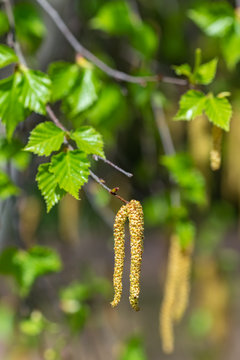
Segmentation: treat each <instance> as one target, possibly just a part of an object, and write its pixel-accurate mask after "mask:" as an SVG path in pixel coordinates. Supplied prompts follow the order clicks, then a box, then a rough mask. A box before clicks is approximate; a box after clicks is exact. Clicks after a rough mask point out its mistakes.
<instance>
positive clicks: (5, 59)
mask: <svg viewBox="0 0 240 360" xmlns="http://www.w3.org/2000/svg"><path fill="white" fill-rule="evenodd" d="M17 61H18V57H17V55H16V54H15V52H14V51H13V49H11V48H10V47H8V46H6V45H2V44H0V68H3V67H4V66H7V65H9V64H12V63H14V62H17Z"/></svg>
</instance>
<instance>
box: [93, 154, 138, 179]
mask: <svg viewBox="0 0 240 360" xmlns="http://www.w3.org/2000/svg"><path fill="white" fill-rule="evenodd" d="M93 159H94V160H95V161H98V159H99V160H102V161H104V162H105V163H106V164H108V165H110V166H112V167H113V168H114V169H116V170H118V171H119V172H121V173H123V174H124V175H126V176H127V177H132V176H133V174H131V173H129V172H127V171H125V170H123V169H122V168H120V167H119V166H117V165H115V164H114V163H112V162H111V161H110V160H108V159H105V158H103V157H101V156H99V155H93Z"/></svg>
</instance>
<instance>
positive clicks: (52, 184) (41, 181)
mask: <svg viewBox="0 0 240 360" xmlns="http://www.w3.org/2000/svg"><path fill="white" fill-rule="evenodd" d="M49 166H50V163H45V164H41V165H40V166H39V167H38V173H37V176H36V180H37V182H38V188H39V190H40V191H41V193H42V196H43V197H44V200H45V202H46V205H47V212H49V211H50V210H51V209H52V207H53V206H54V205H56V204H57V203H58V202H59V200H61V198H62V197H63V196H64V195H65V191H64V190H62V189H60V188H59V186H58V183H57V181H56V179H55V176H54V174H53V173H51V172H50V171H49Z"/></svg>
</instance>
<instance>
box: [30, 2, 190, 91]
mask: <svg viewBox="0 0 240 360" xmlns="http://www.w3.org/2000/svg"><path fill="white" fill-rule="evenodd" d="M36 1H37V3H38V4H39V5H40V6H41V7H42V8H43V9H44V10H45V11H46V13H47V14H48V15H49V16H50V17H51V19H52V20H53V21H54V23H55V24H56V26H57V27H58V29H59V30H60V32H61V33H62V35H63V36H64V37H65V39H66V40H67V41H68V42H69V44H70V45H71V46H72V47H73V49H74V50H75V51H76V53H78V54H80V55H81V56H83V57H85V58H86V59H87V60H89V61H91V62H92V63H93V64H95V65H96V66H97V67H98V68H99V69H101V70H102V71H103V72H105V73H106V74H108V75H109V76H111V77H112V78H114V79H116V80H120V81H125V82H130V83H136V84H140V85H145V84H146V83H148V82H158V81H162V82H165V83H170V84H175V85H187V81H186V80H184V79H178V78H171V77H168V76H163V75H161V74H159V75H153V76H132V75H129V74H126V73H124V72H122V71H119V70H115V69H113V68H111V67H110V66H108V65H107V64H105V63H104V62H103V61H102V60H100V59H99V58H98V57H96V56H95V55H94V54H93V53H91V52H90V51H89V50H88V49H86V48H85V47H84V46H83V45H82V44H81V43H80V42H79V41H78V40H77V39H76V37H75V36H74V35H73V34H72V32H71V31H70V30H69V28H68V27H67V25H66V24H65V23H64V21H63V20H62V18H61V17H60V15H59V14H58V12H57V11H56V10H55V9H54V8H53V7H52V6H51V5H50V4H49V3H48V1H47V0H36Z"/></svg>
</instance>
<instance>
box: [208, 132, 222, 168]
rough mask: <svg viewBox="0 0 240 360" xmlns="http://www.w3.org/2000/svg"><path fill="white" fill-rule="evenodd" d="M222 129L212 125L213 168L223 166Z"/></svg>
mask: <svg viewBox="0 0 240 360" xmlns="http://www.w3.org/2000/svg"><path fill="white" fill-rule="evenodd" d="M221 146H222V129H220V128H219V127H217V126H213V127H212V150H211V153H210V164H211V169H212V170H214V171H215V170H218V169H220V166H221Z"/></svg>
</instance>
